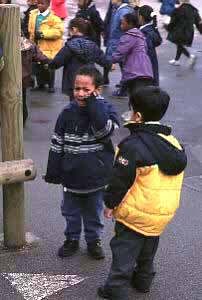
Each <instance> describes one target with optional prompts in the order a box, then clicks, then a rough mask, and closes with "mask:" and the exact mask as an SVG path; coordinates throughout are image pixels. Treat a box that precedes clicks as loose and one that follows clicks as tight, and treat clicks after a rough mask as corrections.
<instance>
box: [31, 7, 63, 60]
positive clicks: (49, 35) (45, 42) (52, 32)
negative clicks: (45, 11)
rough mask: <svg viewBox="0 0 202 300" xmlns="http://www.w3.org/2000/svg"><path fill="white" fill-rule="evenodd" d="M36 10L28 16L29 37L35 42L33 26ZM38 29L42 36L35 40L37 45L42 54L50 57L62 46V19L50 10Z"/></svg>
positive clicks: (34, 24)
mask: <svg viewBox="0 0 202 300" xmlns="http://www.w3.org/2000/svg"><path fill="white" fill-rule="evenodd" d="M38 12H39V10H38V9H34V10H32V11H31V12H30V16H29V26H28V30H29V34H30V37H29V38H30V40H31V41H32V42H33V43H35V26H36V18H37V15H38ZM39 31H40V32H42V33H43V36H44V38H43V39H40V40H38V41H37V46H38V47H39V49H40V50H41V51H42V52H43V54H44V55H46V56H47V57H48V58H49V59H52V58H53V57H54V56H55V55H56V53H58V51H59V50H60V49H61V47H62V35H63V32H64V24H63V21H62V20H61V19H60V18H59V17H57V16H55V15H54V14H53V13H52V12H51V13H50V14H49V15H48V16H47V17H46V18H45V19H44V20H43V21H42V22H41V24H40V27H39Z"/></svg>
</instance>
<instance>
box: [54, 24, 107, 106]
mask: <svg viewBox="0 0 202 300" xmlns="http://www.w3.org/2000/svg"><path fill="white" fill-rule="evenodd" d="M91 32H92V26H91V24H90V23H89V22H88V21H86V20H84V19H82V18H75V19H72V20H71V21H70V23H69V35H70V39H69V40H68V41H67V43H66V44H65V46H64V47H63V48H62V49H61V50H60V51H59V53H58V54H57V55H56V57H55V58H54V59H53V60H52V61H51V62H50V64H49V67H50V68H60V67H62V66H64V70H63V79H62V92H63V93H64V94H66V95H68V96H69V97H70V100H73V99H74V93H73V88H74V87H73V86H74V79H75V74H76V72H77V70H78V69H79V68H80V67H81V66H84V65H88V64H91V65H93V64H95V63H97V64H99V65H101V66H108V67H109V68H110V67H111V63H110V62H109V61H108V60H107V59H106V57H105V55H104V53H103V51H102V50H100V48H99V47H98V46H97V45H96V43H95V42H93V41H92V40H91V38H90V36H91Z"/></svg>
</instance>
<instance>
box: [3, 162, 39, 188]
mask: <svg viewBox="0 0 202 300" xmlns="http://www.w3.org/2000/svg"><path fill="white" fill-rule="evenodd" d="M35 177H36V167H35V165H34V162H33V160H31V159H23V160H12V161H5V162H0V184H13V183H19V182H25V181H29V180H33V179H34V178H35Z"/></svg>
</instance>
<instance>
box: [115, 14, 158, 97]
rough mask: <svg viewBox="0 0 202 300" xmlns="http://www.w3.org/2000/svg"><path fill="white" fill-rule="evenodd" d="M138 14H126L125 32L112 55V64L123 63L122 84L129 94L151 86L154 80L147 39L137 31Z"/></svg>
mask: <svg viewBox="0 0 202 300" xmlns="http://www.w3.org/2000/svg"><path fill="white" fill-rule="evenodd" d="M137 26H138V17H137V15H136V14H126V15H124V16H123V18H122V21H121V29H122V31H123V32H124V34H123V36H122V37H121V39H120V42H119V44H118V46H117V49H116V51H115V52H114V53H113V55H112V63H120V62H123V63H122V82H123V83H124V85H125V86H126V87H127V89H128V92H129V93H131V92H132V91H135V90H137V88H139V87H141V86H146V85H150V84H151V83H152V80H153V71H152V65H151V61H150V59H149V57H148V55H147V49H146V39H145V37H144V35H143V33H142V32H141V31H140V30H139V29H137Z"/></svg>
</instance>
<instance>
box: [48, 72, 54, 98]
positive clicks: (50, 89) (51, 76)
mask: <svg viewBox="0 0 202 300" xmlns="http://www.w3.org/2000/svg"><path fill="white" fill-rule="evenodd" d="M48 72H49V82H48V92H49V93H54V92H55V88H54V86H55V70H48Z"/></svg>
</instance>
